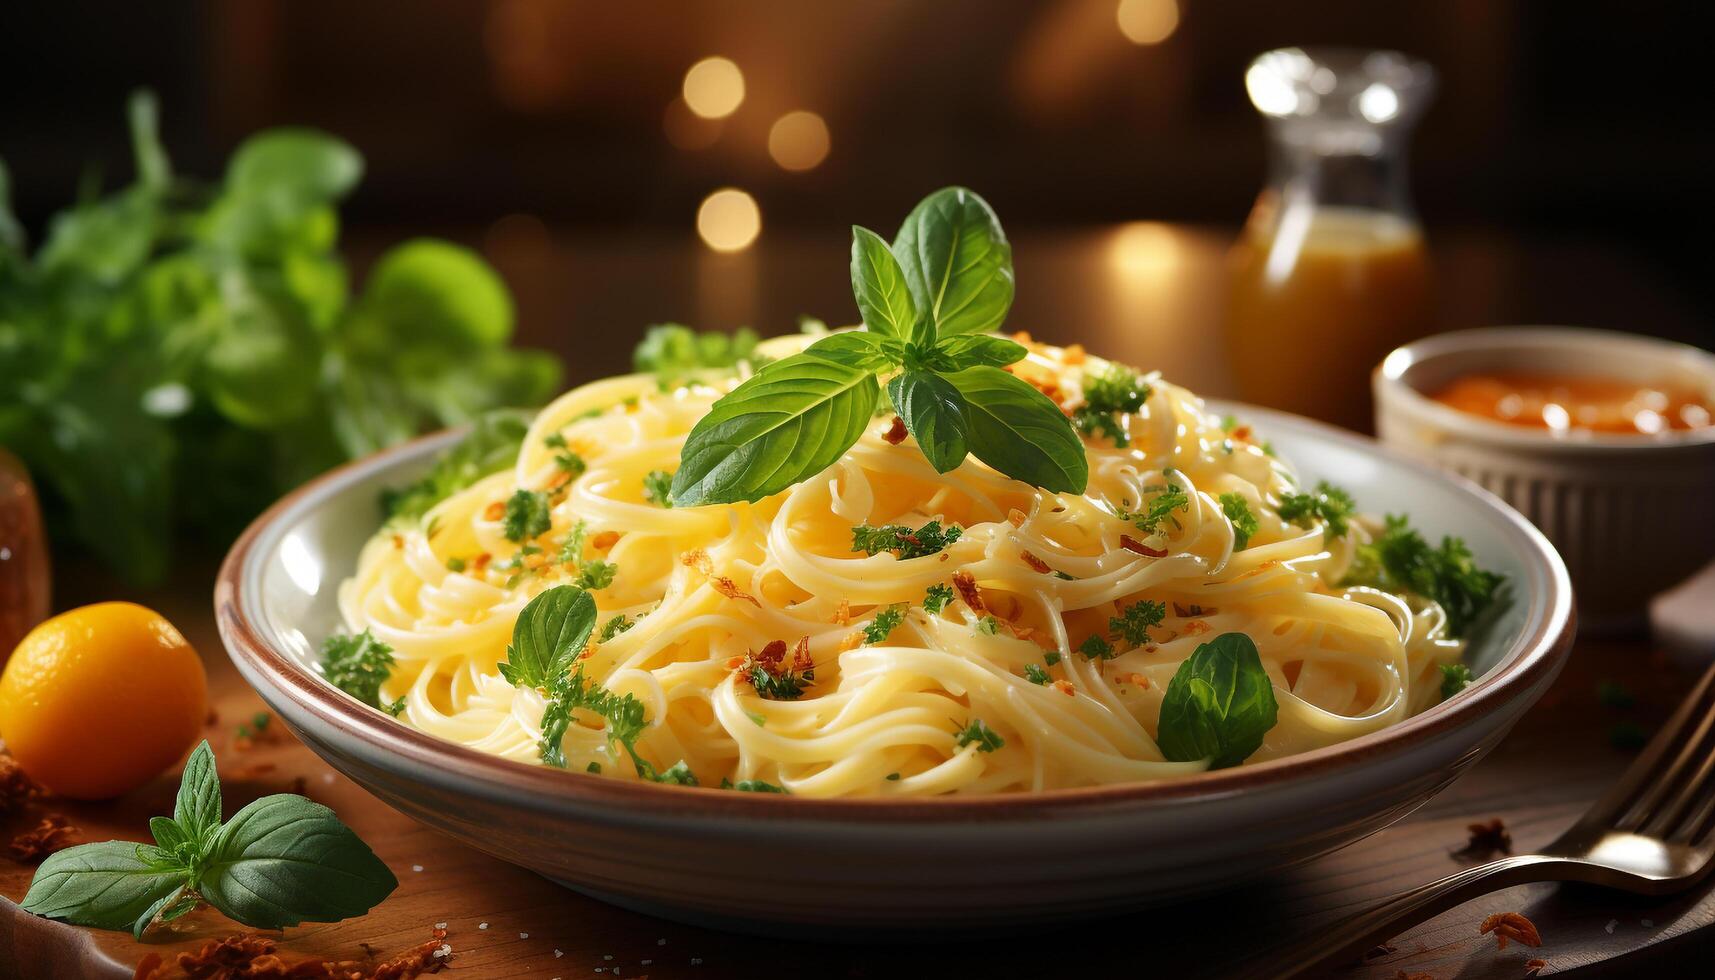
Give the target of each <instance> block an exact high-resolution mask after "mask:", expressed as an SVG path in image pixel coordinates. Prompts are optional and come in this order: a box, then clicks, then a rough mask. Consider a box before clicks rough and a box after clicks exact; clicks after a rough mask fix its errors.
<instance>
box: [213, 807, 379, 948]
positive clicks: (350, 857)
mask: <svg viewBox="0 0 1715 980" xmlns="http://www.w3.org/2000/svg"><path fill="white" fill-rule="evenodd" d="M398 885H399V881H398V879H397V878H395V877H393V872H391V871H389V870H387V865H385V864H383V863H382V862H381V859H380V858H378V857H376V856H375V852H374V851H371V850H370V849H369V845H367V844H365V843H364V842H363V841H362V840H360V839H359V838H358V836H357V835H356V834H354V833H352V832H351V828H349V827H347V826H346V825H345V824H343V823H340V821H339V818H338V817H336V816H334V812H333V811H332V810H330V809H328V808H327V807H325V806H322V805H321V804H320V803H315V802H312V801H310V800H307V799H305V798H304V797H302V796H294V795H291V794H288V793H281V794H277V795H274V796H264V797H262V798H261V799H259V800H257V801H256V802H254V803H251V804H250V805H249V806H246V807H245V808H244V809H242V810H239V811H238V812H237V813H235V814H233V815H232V819H231V820H229V821H227V823H226V826H224V827H222V828H221V829H220V833H219V834H218V835H216V837H215V839H214V843H213V846H212V847H211V848H210V852H209V857H208V860H207V863H206V864H205V865H204V867H203V871H202V877H201V880H200V882H199V883H198V890H199V891H200V892H201V893H202V896H203V898H205V899H207V900H208V903H209V904H210V905H212V906H214V907H215V908H217V909H219V910H220V911H221V912H223V913H224V914H226V915H227V916H228V917H230V918H232V919H236V920H237V921H239V922H242V923H244V924H245V925H248V926H255V927H257V928H260V929H282V928H285V927H286V926H295V925H297V924H298V923H300V922H303V921H306V920H308V921H310V922H336V921H338V920H340V919H348V918H351V917H353V916H358V915H362V914H364V913H365V912H368V911H369V910H370V909H372V908H374V907H375V906H376V905H377V904H379V903H380V902H381V900H382V899H384V898H386V897H387V896H388V895H389V894H391V893H392V891H393V889H394V888H396V887H398Z"/></svg>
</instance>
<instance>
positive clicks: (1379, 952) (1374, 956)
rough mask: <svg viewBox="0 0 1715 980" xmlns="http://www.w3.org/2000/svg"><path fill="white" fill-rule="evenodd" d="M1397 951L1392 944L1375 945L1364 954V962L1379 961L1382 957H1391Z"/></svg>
mask: <svg viewBox="0 0 1715 980" xmlns="http://www.w3.org/2000/svg"><path fill="white" fill-rule="evenodd" d="M1398 951H1399V947H1398V946H1395V945H1394V944H1393V943H1377V944H1376V945H1375V947H1374V948H1372V949H1371V950H1370V951H1369V952H1367V953H1365V954H1364V959H1366V960H1379V959H1381V958H1382V957H1384V956H1392V955H1393V954H1394V953H1396V952H1398Z"/></svg>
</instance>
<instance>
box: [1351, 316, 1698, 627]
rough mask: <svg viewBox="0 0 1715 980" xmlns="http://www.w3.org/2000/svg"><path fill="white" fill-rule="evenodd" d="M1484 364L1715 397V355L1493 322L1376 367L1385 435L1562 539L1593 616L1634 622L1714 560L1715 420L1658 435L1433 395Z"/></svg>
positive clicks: (1582, 607)
mask: <svg viewBox="0 0 1715 980" xmlns="http://www.w3.org/2000/svg"><path fill="white" fill-rule="evenodd" d="M1478 371H1529V372H1541V373H1548V374H1569V375H1586V376H1601V377H1610V378H1616V379H1619V380H1623V381H1637V382H1643V383H1662V382H1671V383H1674V384H1676V385H1681V386H1685V387H1689V388H1692V389H1693V390H1699V391H1703V392H1705V393H1706V394H1707V395H1710V396H1715V355H1712V354H1709V353H1708V352H1706V351H1701V350H1698V349H1697V348H1695V347H1688V346H1686V345H1684V344H1676V343H1672V342H1669V341H1665V340H1655V339H1651V338H1647V337H1635V336H1631V335H1629V334H1620V333H1612V332H1609V331H1605V330H1588V329H1582V328H1576V327H1492V328H1488V329H1483V330H1464V331H1459V332H1457V333H1447V334H1440V335H1437V336H1434V337H1428V338H1425V339H1423V340H1419V341H1417V342H1416V343H1413V344H1408V345H1406V346H1404V347H1401V348H1399V349H1398V350H1396V351H1394V352H1393V353H1392V354H1389V355H1388V357H1387V359H1386V360H1385V361H1383V362H1382V364H1381V366H1380V367H1379V368H1377V369H1376V372H1375V376H1374V389H1375V402H1376V432H1377V433H1378V434H1380V436H1381V438H1382V441H1383V442H1385V443H1387V444H1388V445H1389V446H1393V447H1395V448H1397V449H1400V450H1402V451H1404V452H1406V453H1408V454H1410V455H1412V456H1415V457H1417V458H1419V459H1425V460H1428V461H1430V462H1433V463H1436V464H1439V465H1441V466H1444V467H1447V468H1448V469H1450V470H1452V471H1454V472H1455V473H1458V474H1460V475H1462V476H1465V477H1468V478H1470V479H1472V480H1474V481H1476V482H1477V483H1479V484H1481V485H1482V486H1483V487H1484V488H1485V489H1487V490H1489V491H1490V492H1492V493H1494V494H1496V495H1497V496H1499V497H1500V498H1501V499H1503V500H1505V501H1506V502H1507V503H1509V504H1511V505H1513V506H1514V507H1516V508H1517V509H1518V510H1519V511H1520V512H1522V513H1523V514H1524V515H1525V516H1526V517H1528V518H1530V519H1531V521H1532V522H1534V523H1535V524H1536V526H1537V527H1539V528H1541V529H1542V531H1543V533H1544V534H1546V535H1548V539H1549V540H1550V541H1552V542H1553V543H1554V546H1555V547H1556V548H1557V549H1559V551H1560V554H1561V557H1562V558H1564V559H1565V561H1566V565H1567V568H1568V569H1569V570H1570V572H1571V574H1572V583H1573V586H1574V587H1575V588H1576V589H1577V592H1578V606H1579V612H1580V615H1581V619H1582V620H1583V622H1584V623H1585V625H1586V626H1589V625H1593V624H1603V625H1605V624H1612V623H1623V622H1627V621H1636V620H1638V619H1639V618H1641V616H1642V615H1643V613H1644V611H1645V609H1646V607H1647V605H1648V602H1649V598H1650V597H1651V596H1653V595H1655V594H1656V593H1658V592H1661V591H1663V590H1665V589H1667V588H1668V587H1669V586H1672V585H1674V584H1676V583H1678V582H1680V581H1682V580H1684V579H1685V578H1686V577H1687V576H1689V575H1690V574H1691V573H1692V572H1695V571H1696V570H1697V569H1699V568H1701V567H1703V565H1704V564H1706V563H1707V562H1709V561H1710V560H1711V559H1715V428H1706V429H1701V430H1692V431H1684V430H1680V431H1677V432H1670V433H1662V434H1660V435H1656V436H1641V435H1637V436H1634V435H1611V434H1603V433H1591V432H1588V431H1577V430H1574V431H1572V432H1569V433H1565V434H1555V433H1551V432H1549V431H1548V430H1546V429H1541V430H1538V429H1531V428H1526V427H1523V426H1516V425H1508V424H1506V423H1504V422H1496V421H1494V420H1491V419H1485V418H1482V417H1479V416H1475V415H1470V414H1467V413H1465V412H1461V411H1459V410H1457V409H1454V408H1450V407H1448V406H1446V405H1443V404H1441V403H1440V402H1437V401H1434V400H1433V399H1431V398H1429V397H1427V395H1428V394H1429V393H1433V392H1434V391H1436V390H1437V389H1439V388H1440V387H1441V386H1443V385H1445V384H1447V383H1448V382H1450V381H1452V380H1454V379H1455V378H1458V377H1460V376H1461V375H1465V374H1470V373H1473V372H1478Z"/></svg>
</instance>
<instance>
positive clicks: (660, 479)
mask: <svg viewBox="0 0 1715 980" xmlns="http://www.w3.org/2000/svg"><path fill="white" fill-rule="evenodd" d="M672 490H673V474H671V473H669V472H667V471H666V470H650V471H649V473H648V475H646V476H644V478H643V499H644V500H647V501H649V502H650V503H652V504H654V505H655V506H657V507H671V506H673V498H672V496H671V493H672Z"/></svg>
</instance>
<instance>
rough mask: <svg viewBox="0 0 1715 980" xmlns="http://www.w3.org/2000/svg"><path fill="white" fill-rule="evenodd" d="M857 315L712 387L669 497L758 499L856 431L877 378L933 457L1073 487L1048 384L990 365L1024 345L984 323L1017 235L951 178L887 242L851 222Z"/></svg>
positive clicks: (1076, 462) (1062, 421)
mask: <svg viewBox="0 0 1715 980" xmlns="http://www.w3.org/2000/svg"><path fill="white" fill-rule="evenodd" d="M851 272H852V292H853V295H854V296H855V297H856V299H857V306H858V311H859V312H860V313H861V314H862V315H863V321H864V328H863V329H862V330H860V331H855V332H850V333H839V334H834V335H832V336H829V337H826V338H823V339H822V340H819V341H817V342H816V343H814V344H811V345H810V346H809V347H808V348H806V349H805V350H803V351H802V352H800V353H798V354H794V355H792V356H790V357H786V358H782V359H781V360H778V361H774V362H772V363H770V364H768V365H767V366H765V367H763V368H762V369H761V370H759V371H758V372H757V373H756V374H755V375H753V376H752V377H751V378H749V379H748V380H746V381H745V382H744V383H743V384H741V385H739V386H738V387H737V388H734V389H733V390H732V391H731V392H729V393H728V394H727V395H726V396H725V397H723V398H721V399H720V400H719V401H717V402H715V404H714V407H713V408H712V409H710V411H709V414H708V415H706V416H704V417H703V419H702V420H701V421H699V422H698V423H697V425H696V427H695V428H693V429H692V430H691V434H690V437H689V438H687V439H686V440H685V446H684V449H683V450H682V451H681V452H680V457H679V460H680V465H679V470H678V472H677V473H675V474H674V476H673V487H672V501H673V504H674V506H678V507H695V506H698V505H701V504H724V503H735V502H737V501H741V500H743V501H755V500H761V499H762V498H764V497H767V496H770V495H772V494H775V493H778V492H780V491H781V490H784V489H786V488H787V487H789V486H791V485H792V484H794V483H797V482H799V481H801V480H804V479H806V478H808V477H811V476H813V475H815V474H816V473H819V472H821V471H822V470H824V469H826V468H827V467H828V466H830V465H832V464H833V463H834V461H835V460H838V459H839V458H840V457H841V456H842V455H844V454H845V452H846V450H848V449H850V448H851V447H852V444H853V443H855V442H857V441H858V438H859V437H860V436H862V435H863V432H864V429H865V428H866V427H867V426H868V425H869V420H870V417H871V415H872V414H873V412H874V410H875V405H876V402H877V401H878V399H879V398H880V394H881V389H880V385H879V383H878V378H879V376H881V375H891V376H892V377H891V380H890V381H889V382H888V386H887V391H888V397H889V398H890V399H891V401H892V402H893V407H894V409H895V410H896V411H897V412H898V413H899V416H900V417H901V418H902V419H904V420H905V428H906V430H907V431H909V432H910V433H911V435H912V437H913V438H915V439H916V441H917V444H918V446H919V447H920V448H921V449H922V451H923V455H924V457H925V458H926V459H928V461H929V464H930V465H931V466H933V467H934V468H935V469H936V471H937V472H941V473H945V472H947V471H948V470H951V469H953V468H955V467H957V466H958V465H959V464H960V463H962V462H964V460H965V457H966V456H967V455H975V456H976V457H977V458H978V459H980V460H982V461H983V462H985V463H987V464H988V465H990V466H992V467H994V468H995V469H996V470H999V471H1000V472H1001V473H1004V474H1006V475H1007V476H1010V477H1013V478H1014V479H1018V480H1023V481H1025V482H1026V483H1030V484H1034V485H1035V486H1038V487H1042V488H1043V489H1045V490H1051V491H1069V492H1082V491H1083V489H1084V486H1085V484H1086V483H1087V482H1088V481H1089V475H1090V470H1089V461H1088V460H1087V459H1086V458H1085V455H1084V444H1083V442H1082V441H1081V440H1080V439H1079V437H1078V434H1077V433H1076V432H1075V431H1074V430H1073V428H1072V426H1071V423H1070V422H1068V421H1067V419H1066V416H1065V414H1064V413H1063V412H1061V411H1060V409H1059V407H1058V406H1057V405H1055V404H1054V402H1053V401H1052V400H1050V399H1049V398H1048V396H1046V395H1044V394H1043V393H1042V392H1040V391H1038V390H1036V389H1035V388H1033V387H1031V386H1030V385H1029V384H1027V383H1025V382H1024V381H1021V380H1019V379H1018V378H1016V377H1014V376H1012V375H1011V374H1009V373H1007V372H1006V371H1003V370H1001V368H1003V367H1005V366H1006V365H1008V364H1012V363H1013V362H1015V361H1018V360H1020V359H1022V358H1023V357H1024V356H1025V353H1026V351H1025V348H1024V347H1023V346H1022V345H1020V344H1016V343H1014V342H1012V341H1010V340H1005V339H1003V338H1000V337H994V336H990V335H989V334H990V332H992V331H994V330H998V329H999V328H1000V326H1001V324H1002V323H1004V322H1005V320H1006V314H1007V311H1008V310H1009V309H1010V308H1011V306H1012V295H1013V277H1012V246H1011V245H1009V244H1007V241H1006V234H1005V233H1004V232H1003V231H1001V227H1000V220H999V219H998V218H996V217H995V213H994V211H993V209H991V208H990V207H989V206H988V204H987V202H985V201H984V200H983V199H982V198H980V197H978V196H977V195H976V194H974V193H972V192H970V191H968V190H966V189H964V188H962V187H948V188H945V189H943V190H939V191H936V192H935V193H933V194H931V195H929V196H928V197H926V198H924V199H923V201H922V202H921V203H919V204H918V205H917V207H916V208H915V209H913V210H912V212H911V214H910V215H909V216H908V217H907V218H906V219H905V224H904V225H903V226H902V227H901V228H900V229H899V234H898V235H897V236H895V238H894V240H893V244H892V245H891V246H890V245H888V244H887V242H886V241H884V240H883V239H882V238H881V236H879V235H877V234H876V233H874V232H872V231H870V230H868V229H866V228H861V227H854V228H853V229H852V265H851Z"/></svg>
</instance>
